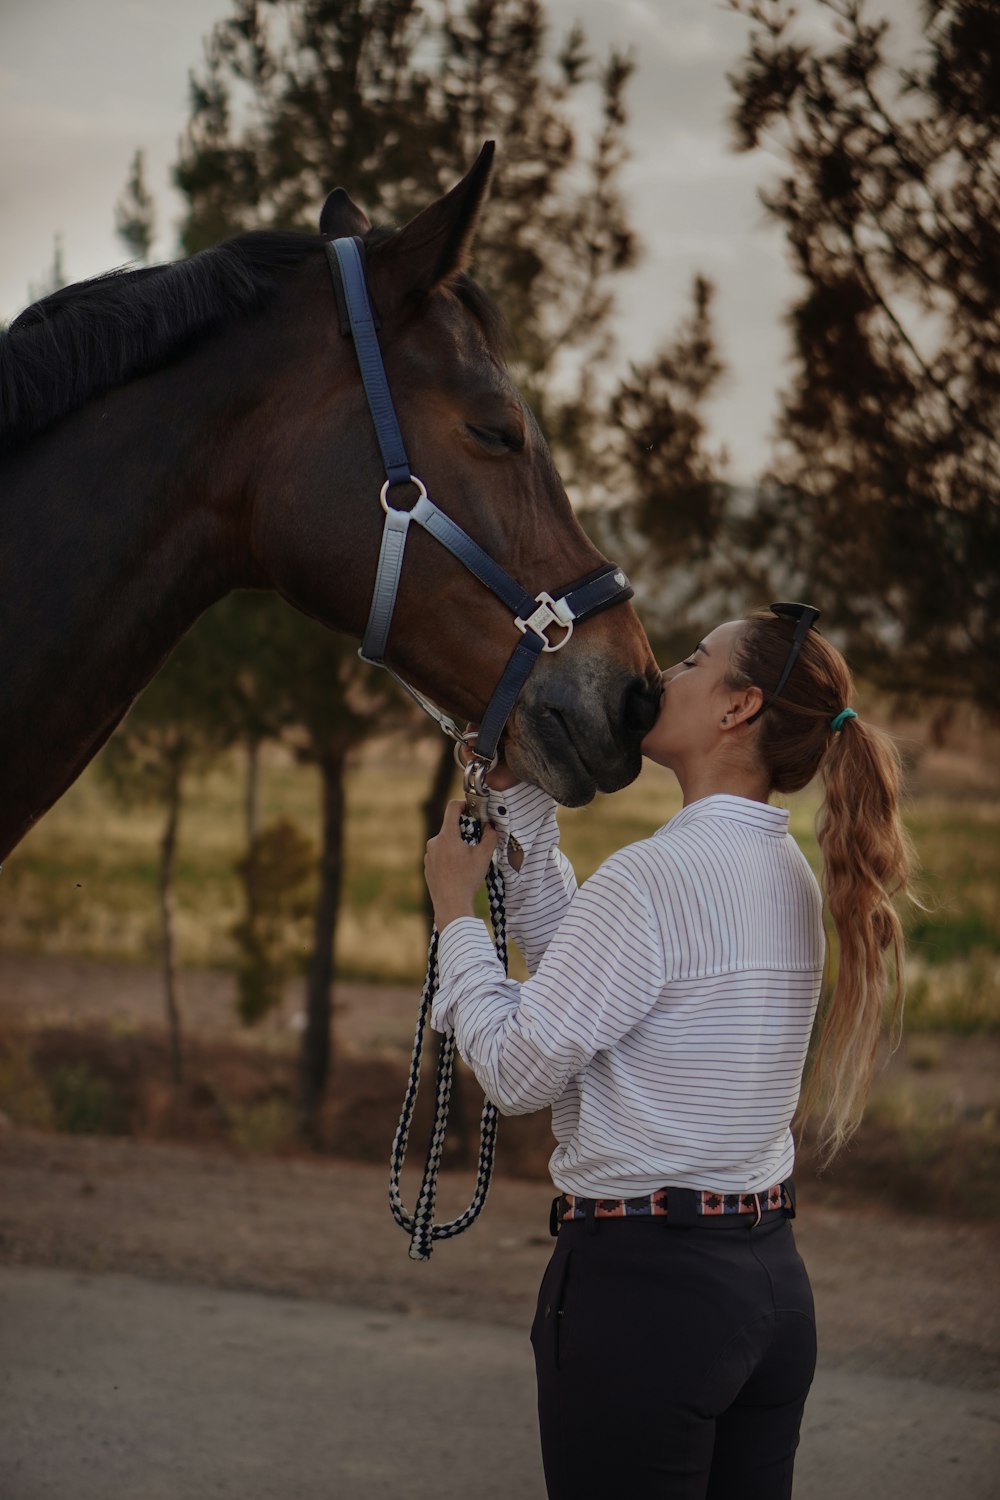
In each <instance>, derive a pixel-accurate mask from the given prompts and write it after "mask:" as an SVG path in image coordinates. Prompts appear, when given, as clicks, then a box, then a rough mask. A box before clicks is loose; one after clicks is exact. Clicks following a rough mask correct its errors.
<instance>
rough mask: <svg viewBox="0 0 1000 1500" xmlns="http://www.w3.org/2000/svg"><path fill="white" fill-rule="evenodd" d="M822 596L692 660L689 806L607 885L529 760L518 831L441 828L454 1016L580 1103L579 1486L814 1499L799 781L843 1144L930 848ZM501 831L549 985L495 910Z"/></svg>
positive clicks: (492, 1052)
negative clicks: (585, 868) (524, 970)
mask: <svg viewBox="0 0 1000 1500" xmlns="http://www.w3.org/2000/svg"><path fill="white" fill-rule="evenodd" d="M817 615H818V612H817V611H816V610H814V609H812V608H811V607H809V606H806V605H774V606H772V608H771V610H770V611H769V612H762V613H760V614H755V615H752V616H751V617H750V618H749V619H747V620H745V621H733V622H730V623H728V624H725V625H720V626H719V627H718V628H717V629H716V630H713V631H712V632H711V634H710V635H708V636H707V637H706V638H705V640H704V641H703V642H701V644H700V645H699V646H698V647H697V649H696V650H695V651H694V652H692V654H691V656H690V657H689V658H688V659H687V660H685V661H683V662H681V663H679V664H678V665H677V666H675V667H672V668H671V669H670V670H669V671H667V672H665V673H664V674H663V696H662V701H661V705H660V711H659V715H658V717H657V720H656V723H655V725H654V727H653V728H652V729H651V730H650V732H649V734H648V736H647V737H646V739H645V741H644V744H643V750H644V753H645V754H646V755H647V756H648V757H649V758H650V759H651V760H654V761H656V762H658V763H659V764H661V765H664V766H668V767H669V768H670V769H671V770H672V771H673V772H674V773H675V775H676V776H677V779H678V781H679V783H680V787H681V791H682V793H683V807H682V809H681V811H680V812H679V813H678V814H677V815H676V816H675V817H674V818H672V819H671V820H670V822H668V823H667V824H666V825H665V826H664V827H663V828H661V829H658V830H657V831H656V832H655V833H653V834H652V835H651V837H649V838H647V839H644V840H642V841H640V842H639V843H636V844H632V845H629V846H628V847H627V848H625V849H622V850H620V851H619V852H618V853H617V854H614V855H613V856H612V857H611V858H610V859H608V860H606V861H605V863H604V864H603V865H602V866H601V868H600V869H599V870H598V871H597V873H596V874H595V875H593V876H592V877H591V879H590V880H589V881H587V882H586V884H585V885H584V886H583V887H582V888H581V889H580V890H579V891H577V890H576V882H575V880H574V878H573V873H572V870H571V868H570V866H569V864H568V862H567V860H566V859H565V857H564V856H563V855H562V854H561V853H560V851H559V849H558V828H557V825H556V821H555V814H554V806H553V803H552V802H551V799H549V798H548V797H547V796H546V795H545V794H544V793H542V792H541V791H539V790H538V789H537V788H534V787H529V786H509V784H508V787H507V789H506V790H503V791H502V795H500V793H499V788H500V787H501V786H502V784H503V782H504V781H505V780H506V781H507V782H508V783H509V777H504V774H503V771H502V768H501V770H500V774H499V775H497V774H496V773H494V777H493V784H494V786H495V787H497V788H498V792H497V793H494V794H491V813H492V814H493V817H494V822H495V823H496V824H497V825H499V833H498V831H497V829H496V828H493V829H488V830H486V834H485V836H484V839H483V842H482V844H481V845H480V846H478V847H475V848H470V847H468V846H467V845H465V844H463V843H462V842H461V840H460V838H459V835H458V831H457V817H456V816H455V812H456V809H457V806H458V804H453V805H452V807H451V809H450V810H449V817H448V818H447V819H446V821H445V826H444V828H443V830H442V832H441V833H440V834H439V835H438V837H437V838H435V839H432V840H431V842H430V843H429V844H428V850H427V861H426V871H427V880H428V885H429V888H430V891H431V896H432V898H433V901H434V909H435V915H436V920H437V926H438V928H439V931H440V932H441V943H440V950H439V959H440V975H441V985H440V991H439V995H438V998H437V1001H436V1003H435V1006H434V1012H433V1023H434V1025H435V1026H437V1027H438V1029H441V1030H444V1029H446V1028H453V1029H454V1031H455V1035H456V1039H457V1042H458V1046H459V1049H460V1051H461V1053H462V1055H463V1056H464V1057H465V1058H466V1060H467V1061H468V1063H469V1064H470V1065H471V1066H472V1067H473V1068H474V1070H475V1072H476V1075H477V1077H478V1078H479V1080H480V1082H481V1083H482V1085H483V1088H484V1089H485V1091H486V1093H487V1095H488V1096H489V1097H490V1098H491V1099H493V1100H494V1101H495V1103H496V1104H497V1105H498V1107H499V1108H500V1109H501V1110H502V1111H503V1112H504V1113H507V1114H519V1113H524V1112H527V1111H530V1110H535V1109H541V1108H543V1107H544V1106H546V1105H551V1106H552V1121H553V1132H554V1134H555V1137H556V1140H557V1143H558V1144H557V1147H556V1150H555V1152H554V1154H553V1156H552V1160H551V1163H550V1167H551V1171H552V1177H553V1180H554V1183H555V1186H556V1188H557V1190H558V1191H559V1197H557V1198H556V1200H555V1202H554V1204H553V1225H554V1228H555V1230H556V1231H557V1234H558V1237H557V1241H556V1246H555V1249H554V1252H553V1255H552V1259H551V1261H550V1263H549V1266H548V1268H547V1270H546V1273H545V1276H544V1279H543V1282H542V1287H541V1291H540V1294H539V1300H538V1310H537V1314H536V1317H535V1321H534V1325H533V1328H532V1342H533V1345H534V1349H535V1358H536V1367H537V1374H538V1396H539V1421H540V1426H541V1437H542V1452H543V1459H544V1464H545V1475H546V1482H547V1485H548V1492H549V1495H550V1497H552V1500H564V1497H565V1500H569V1497H573V1500H585V1497H588V1496H597V1495H601V1496H602V1497H606V1496H609V1495H610V1496H614V1497H617V1496H619V1495H629V1494H633V1493H634V1494H639V1493H646V1494H649V1495H651V1496H656V1497H670V1500H674V1497H684V1500H688V1497H695V1496H697V1497H702V1500H703V1497H706V1496H708V1497H711V1500H730V1497H739V1500H776V1497H779V1496H787V1495H790V1494H791V1484H792V1465H793V1461H794V1454H795V1449H796V1447H797V1444H798V1434H799V1425H800V1422H801V1417H802V1410H803V1406H804V1403H805V1399H806V1395H807V1392H808V1390H809V1385H810V1382H811V1380H812V1376H813V1369H814V1365H815V1326H814V1319H813V1302H812V1293H811V1291H810V1287H809V1280H808V1277H807V1275H806V1272H805V1268H804V1267H803V1265H802V1262H801V1260H800V1258H799V1255H798V1252H797V1250H796V1248H795V1243H794V1239H793V1236H792V1230H791V1226H790V1223H789V1219H790V1218H791V1217H792V1216H793V1215H794V1191H793V1188H792V1185H791V1183H790V1181H789V1176H790V1173H791V1170H792V1163H793V1157H794V1145H793V1140H792V1134H791V1129H790V1125H791V1120H792V1116H793V1114H794V1112H795V1109H796V1105H797V1103H798V1099H799V1091H800V1086H801V1078H802V1070H803V1065H804V1062H805V1058H806V1051H807V1047H808V1044H809V1040H810V1035H811V1033H812V1030H813V1022H814V1019H815V1015H816V1008H817V1003H818V1000H819V995H820V985H821V977H822V971H823V963H824V950H825V942H824V932H823V921H822V904H823V897H822V895H821V893H820V889H819V887H818V886H817V884H816V881H815V879H814V877H813V875H812V873H811V871H810V869H809V866H808V864H807V863H806V860H805V858H804V856H803V855H802V853H801V852H800V850H799V849H798V847H797V845H796V844H795V842H794V840H793V839H792V838H791V836H790V835H789V833H788V814H787V812H786V811H785V810H784V809H781V808H778V807H772V806H771V805H770V803H769V798H770V796H771V795H772V793H775V792H778V793H781V792H793V791H797V790H798V789H799V788H801V787H804V786H805V785H806V784H807V783H808V782H809V781H810V780H811V779H812V777H813V776H814V775H815V774H816V772H817V771H818V772H820V774H821V776H822V778H823V785H824V788H825V801H824V806H823V809H822V811H821V814H820V819H819V824H818V835H819V843H820V848H821V851H822V855H823V865H824V872H823V884H824V892H825V896H826V901H827V904H828V907H829V910H830V914H831V916H832V918H833V922H834V925H835V927H836V931H837V936H838V940H839V950H840V957H839V969H838V972H837V978H836V983H835V986H834V990H833V994H832V998H831V1000H830V1002H829V1005H828V1008H827V1012H826V1014H825V1017H824V1018H823V1021H822V1023H821V1026H820V1029H819V1038H818V1045H817V1050H816V1058H815V1066H814V1068H813V1070H812V1075H811V1083H810V1089H809V1101H808V1102H810V1103H815V1101H816V1099H817V1098H818V1097H820V1096H821V1095H822V1096H823V1097H824V1101H825V1106H826V1112H825V1114H824V1115H823V1118H822V1123H821V1126H820V1146H821V1150H822V1152H823V1154H824V1156H825V1158H826V1159H827V1160H828V1159H829V1158H830V1157H831V1156H832V1155H833V1154H834V1153H835V1152H836V1151H837V1150H838V1149H839V1148H840V1147H841V1146H842V1145H843V1144H844V1142H845V1141H846V1140H847V1139H848V1137H849V1136H850V1135H851V1133H852V1132H853V1131H854V1129H855V1128H856V1127H857V1124H858V1122H859V1120H860V1117H861V1112H862V1108H863V1105H864V1100H865V1097H866V1094H867V1091H868V1087H869V1084H870V1080H871V1074H872V1069H873V1065H874V1058H875V1049H876V1044H877V1041H878V1036H879V1031H880V1025H881V1018H882V1009H883V999H884V996H885V994H886V991H887V989H888V988H889V987H890V978H891V979H892V988H893V992H894V996H895V1002H896V1008H897V1011H898V1006H899V1001H900V973H901V958H902V954H901V935H900V925H899V920H898V918H897V916H896V914H895V912H894V910H893V905H892V898H893V896H894V895H895V894H897V893H898V892H900V891H901V890H903V889H904V888H905V884H906V879H907V868H908V866H907V845H906V840H905V836H904V834H903V831H902V828H901V825H900V821H899V815H898V810H897V796H898V789H899V763H898V758H897V757H896V754H895V751H894V749H893V747H892V745H891V742H890V741H889V740H888V739H887V738H886V737H885V736H884V735H882V734H880V733H879V732H878V731H877V730H875V729H873V728H871V727H870V726H869V725H867V724H866V723H864V722H863V721H862V720H861V719H859V718H858V717H857V715H856V713H855V712H854V710H853V709H852V708H850V706H849V705H850V698H851V679H850V674H849V672H848V669H847V666H846V663H845V662H844V659H843V657H842V656H841V655H840V653H839V652H838V651H836V650H835V649H834V648H833V647H832V646H831V645H830V644H829V642H827V641H826V640H824V639H823V638H822V637H821V636H820V635H819V634H818V633H817V632H816V631H815V630H814V629H812V628H811V627H812V626H813V625H814V624H815V621H816V618H817ZM501 808H502V811H501ZM508 823H509V831H510V838H509V840H508V839H507V837H506V832H507V828H506V825H507V824H508ZM497 848H498V858H499V860H500V863H501V867H502V869H503V872H504V875H505V877H506V881H507V919H508V927H509V930H510V932H511V934H512V935H513V936H514V938H515V940H516V941H517V942H518V945H519V946H520V947H521V949H522V951H523V953H524V956H525V959H526V961H527V965H528V969H529V972H530V973H531V975H532V977H531V979H529V980H528V981H526V982H525V983H524V984H517V983H515V982H514V981H512V980H509V979H507V978H505V976H504V975H503V972H502V969H501V967H500V965H499V963H498V962H497V960H496V958H495V956H494V954H493V951H492V947H491V944H490V941H489V938H488V936H487V934H486V931H485V928H484V927H483V925H482V923H480V922H478V921H477V920H476V919H475V917H474V916H473V908H472V901H473V896H474V893H475V891H476V889H477V888H478V886H479V884H480V883H481V881H482V879H483V877H484V874H485V869H486V865H487V863H488V860H489V858H490V857H491V855H492V853H493V851H494V849H497ZM890 971H892V972H891V973H890Z"/></svg>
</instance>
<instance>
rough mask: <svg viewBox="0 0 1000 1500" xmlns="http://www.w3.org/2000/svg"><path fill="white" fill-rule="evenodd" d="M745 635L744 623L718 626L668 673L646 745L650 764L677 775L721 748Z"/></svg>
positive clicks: (644, 744)
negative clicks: (735, 656)
mask: <svg viewBox="0 0 1000 1500" xmlns="http://www.w3.org/2000/svg"><path fill="white" fill-rule="evenodd" d="M742 630H743V621H742V620H730V621H728V622H727V623H726V624H725V625H717V626H716V628H715V629H714V630H713V631H712V632H711V633H710V634H709V635H706V637H705V639H704V640H703V641H700V642H699V644H698V645H697V646H696V648H695V649H694V650H693V651H692V652H691V654H690V656H686V657H685V658H684V660H683V661H679V662H678V663H677V665H676V666H674V667H668V669H667V670H666V671H665V672H664V674H663V696H662V697H661V699H660V710H659V713H658V714H657V717H656V723H655V724H654V725H653V727H652V729H651V730H650V731H649V733H648V734H647V735H646V738H645V739H644V740H643V742H642V751H643V754H644V755H647V756H648V757H649V759H650V760H654V761H656V762H657V763H658V764H659V765H661V766H669V767H670V768H671V769H672V770H676V769H677V768H678V767H679V766H681V765H683V764H684V763H685V761H688V760H693V759H700V758H702V757H703V756H705V755H707V754H709V753H710V752H711V751H712V750H713V749H715V748H716V747H717V746H718V744H719V742H720V740H721V738H722V736H723V734H724V725H723V723H722V720H723V719H724V718H725V717H726V715H727V711H728V709H729V707H730V705H731V704H732V701H733V697H734V694H733V689H732V688H730V687H727V686H726V678H727V677H728V676H729V675H730V672H731V665H730V663H731V658H732V652H733V647H734V646H735V644H736V642H737V640H738V639H739V637H740V634H741V633H742Z"/></svg>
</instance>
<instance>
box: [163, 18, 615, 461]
mask: <svg viewBox="0 0 1000 1500" xmlns="http://www.w3.org/2000/svg"><path fill="white" fill-rule="evenodd" d="M631 66H632V65H631V63H630V62H629V61H628V60H626V59H624V58H622V57H620V56H618V55H616V54H612V55H611V57H609V59H608V60H607V62H606V63H605V64H604V65H603V66H600V67H595V65H594V64H593V62H592V60H591V59H590V58H589V56H588V55H587V51H586V46H585V41H584V37H583V34H582V32H581V31H580V30H579V29H578V28H577V29H574V30H573V31H571V32H570V34H569V35H568V36H567V37H566V39H565V40H564V42H563V44H562V46H561V47H560V48H559V49H558V52H557V54H556V56H555V57H554V58H553V59H552V60H551V61H550V59H549V54H548V48H547V37H546V26H545V20H544V11H543V8H542V5H541V4H540V3H539V0H467V3H465V4H461V5H458V4H455V3H451V0H427V3H425V4H422V5H421V4H417V3H416V0H263V3H261V0H234V4H233V14H232V15H231V16H230V17H229V19H227V20H225V21H220V22H219V23H218V24H217V25H216V26H215V27H214V29H213V31H212V33H211V35H210V37H209V39H208V41H207V44H206V50H205V61H204V65H203V68H202V70H201V72H200V73H196V74H194V75H192V79H191V114H190V120H189V124H188V128H187V132H186V135H185V138H184V141H183V143H182V150H181V155H180V159H179V161H178V163H177V165H176V167H175V173H174V175H175V180H176V182H177V186H178V187H179V188H180V190H181V192H182V193H183V194H184V196H185V198H186V199H187V205H188V206H187V212H186V215H185V218H184V221H183V224H182V228H181V240H182V244H183V246H184V248H185V250H187V251H188V252H189V253H191V252H194V251H196V250H200V249H203V248H204V247H205V246H207V245H210V244H214V243H216V242H217V241H218V240H219V239H221V238H223V237H224V236H226V235H228V234H232V233H234V232H235V231H236V230H238V229H247V228H254V227H259V226H261V225H265V224H266V225H271V226H274V227H277V228H286V229H304V230H310V231H313V230H315V227H316V219H317V214H318V209H319V206H320V205H321V203H322V201H323V199H324V197H325V195H326V193H327V192H329V190H330V188H331V187H334V186H336V185H337V184H343V185H344V186H346V187H347V188H348V189H349V191H350V192H351V194H352V195H353V196H354V197H355V198H356V199H357V200H358V201H359V202H360V203H362V204H363V205H364V207H365V209H366V211H367V212H368V213H369V216H370V217H372V218H375V219H377V218H379V217H381V218H383V219H388V220H390V221H395V222H402V221H404V220H405V219H407V218H408V217H409V216H410V215H412V214H413V213H415V212H416V211H417V210H418V209H419V208H421V207H423V206H424V204H425V203H426V202H427V200H428V199H429V198H431V197H434V196H436V195H437V194H438V193H439V192H441V191H443V190H444V189H445V188H447V187H450V186H451V185H452V184H453V183H454V182H455V181H456V180H457V179H458V178H459V177H460V176H461V175H462V173H463V172H464V171H465V170H466V169H467V167H468V164H469V162H470V160H472V159H473V157H474V156H475V155H476V153H477V152H478V150H479V148H480V147H481V145H482V142H483V139H484V138H485V137H486V136H487V135H489V136H492V137H495V138H496V139H497V140H498V143H499V148H500V153H501V166H500V170H499V171H498V173H497V174H496V179H495V183H494V187H493V192H492V199H491V204H490V212H489V213H488V214H487V215H486V216H485V219H484V224H483V227H482V230H481V232H480V235H479V239H478V242H477V249H476V266H477V275H478V276H479V278H480V280H482V282H483V283H484V285H486V287H487V289H488V290H490V291H491V292H492V293H493V294H494V295H495V296H496V298H497V300H498V301H499V303H500V305H501V307H502V308H503V310H504V312H505V313H506V315H507V317H508V320H509V322H510V325H511V327H512V329H513V332H514V335H515V341H516V360H517V366H518V369H517V374H518V379H519V381H520V383H521V385H522V387H523V388H524V389H525V391H526V394H527V395H528V396H529V399H530V400H531V402H532V405H533V406H534V408H535V412H536V415H537V416H538V417H539V420H540V421H541V423H542V426H543V429H544V430H545V432H546V435H547V437H548V438H549V439H550V442H551V443H552V444H553V447H554V449H555V450H556V454H557V459H558V461H559V463H560V465H561V467H562V468H563V470H564V472H568V473H571V472H572V471H573V470H574V469H575V470H576V472H577V473H578V474H579V476H580V477H581V478H582V476H584V475H585V474H586V472H587V466H586V465H584V464H581V463H579V462H578V460H579V457H580V454H581V451H582V449H583V444H584V442H585V439H586V436H587V434H588V432H589V425H590V423H589V422H588V418H589V419H591V420H592V419H594V418H595V417H596V416H597V405H598V404H599V402H598V393H597V391H596V389H595V381H594V370H595V368H598V367H599V365H600V363H601V362H602V361H603V360H605V359H606V358H607V356H608V354H609V352H610V349H611V333H610V329H611V312H612V291H611V287H612V284H613V279H614V276H615V275H616V274H617V273H619V272H620V271H622V270H624V269H626V268H627V267H628V266H630V265H631V264H632V263H633V262H634V259H635V254H636V246H635V239H634V236H633V234H632V231H631V229H630V227H629V224H628V219H627V214H626V211H625V207H624V203H623V200H622V196H621V190H620V169H621V166H622V164H623V162H624V159H625V154H626V153H625V127H626V123H627V121H626V111H625V104H624V97H625V90H626V86H627V83H628V79H629V76H630V73H631ZM595 88H596V90H597V92H598V95H599V99H600V125H599V127H598V130H597V133H596V135H595V137H594V139H593V141H592V142H590V143H588V146H587V149H586V150H584V149H582V147H581V144H580V140H579V131H578V129H576V128H575V127H574V124H573V112H574V109H575V108H576V105H577V101H578V99H579V98H580V97H581V96H583V95H586V94H587V93H588V91H591V90H593V89H595ZM601 400H603V397H601Z"/></svg>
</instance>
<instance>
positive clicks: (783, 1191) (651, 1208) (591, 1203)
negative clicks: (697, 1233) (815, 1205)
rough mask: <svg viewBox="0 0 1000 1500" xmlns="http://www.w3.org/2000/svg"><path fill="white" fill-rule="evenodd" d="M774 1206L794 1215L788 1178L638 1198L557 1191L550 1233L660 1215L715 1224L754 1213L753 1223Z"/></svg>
mask: <svg viewBox="0 0 1000 1500" xmlns="http://www.w3.org/2000/svg"><path fill="white" fill-rule="evenodd" d="M774 1209H784V1210H785V1212H786V1213H788V1214H789V1215H791V1216H793V1217H794V1214H795V1188H794V1186H793V1184H792V1182H791V1180H789V1181H787V1182H776V1183H775V1184H774V1186H773V1187H769V1188H762V1189H761V1190H760V1192H759V1193H715V1192H712V1190H711V1189H709V1188H706V1189H704V1190H698V1189H695V1188H673V1187H672V1188H657V1189H656V1191H655V1192H654V1193H644V1194H643V1195H642V1196H641V1197H640V1198H581V1197H579V1196H577V1194H575V1193H560V1194H559V1196H558V1198H555V1199H553V1202H552V1225H553V1232H556V1230H557V1229H558V1225H559V1224H566V1223H569V1222H570V1221H571V1220H573V1219H590V1218H593V1219H656V1218H664V1219H674V1221H675V1222H678V1223H692V1222H693V1221H694V1219H695V1218H699V1217H705V1218H706V1219H707V1220H708V1221H710V1222H716V1223H718V1222H719V1221H720V1220H724V1219H725V1218H726V1217H727V1216H729V1217H731V1216H733V1215H736V1214H754V1215H755V1216H756V1217H755V1219H754V1225H757V1224H759V1223H760V1219H761V1215H762V1214H764V1213H768V1212H770V1211H772V1210H774Z"/></svg>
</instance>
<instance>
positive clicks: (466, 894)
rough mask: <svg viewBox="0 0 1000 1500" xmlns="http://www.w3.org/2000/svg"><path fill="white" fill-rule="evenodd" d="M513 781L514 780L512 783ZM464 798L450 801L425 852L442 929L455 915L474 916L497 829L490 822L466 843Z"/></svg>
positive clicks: (426, 872) (427, 874)
mask: <svg viewBox="0 0 1000 1500" xmlns="http://www.w3.org/2000/svg"><path fill="white" fill-rule="evenodd" d="M511 785H513V782H512V783H511ZM464 807H465V803H464V802H459V801H455V802H449V803H448V806H447V808H446V810H445V815H444V822H443V823H442V825H441V832H440V833H439V834H437V835H436V836H435V837H434V838H432V839H430V840H429V841H428V844H427V853H426V854H425V855H424V875H425V877H426V880H427V889H428V890H429V891H430V893H431V900H432V901H433V903H434V925H435V926H436V927H437V930H438V932H443V931H444V929H445V928H446V927H447V925H448V923H449V922H454V920H455V919H456V917H473V916H475V911H474V910H473V905H472V903H473V900H474V898H475V894H476V892H477V891H478V889H479V887H480V886H481V885H482V883H483V881H484V880H485V879H486V871H487V870H488V869H489V865H490V860H491V859H492V857H493V851H494V849H495V848H496V846H497V831H496V829H495V828H494V827H492V825H491V824H487V825H486V827H485V828H484V829H483V832H482V838H481V839H480V842H479V843H478V844H467V843H466V842H465V841H464V839H463V838H462V835H461V834H460V833H459V831H458V818H459V814H460V813H461V812H462V811H463V809H464Z"/></svg>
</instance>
